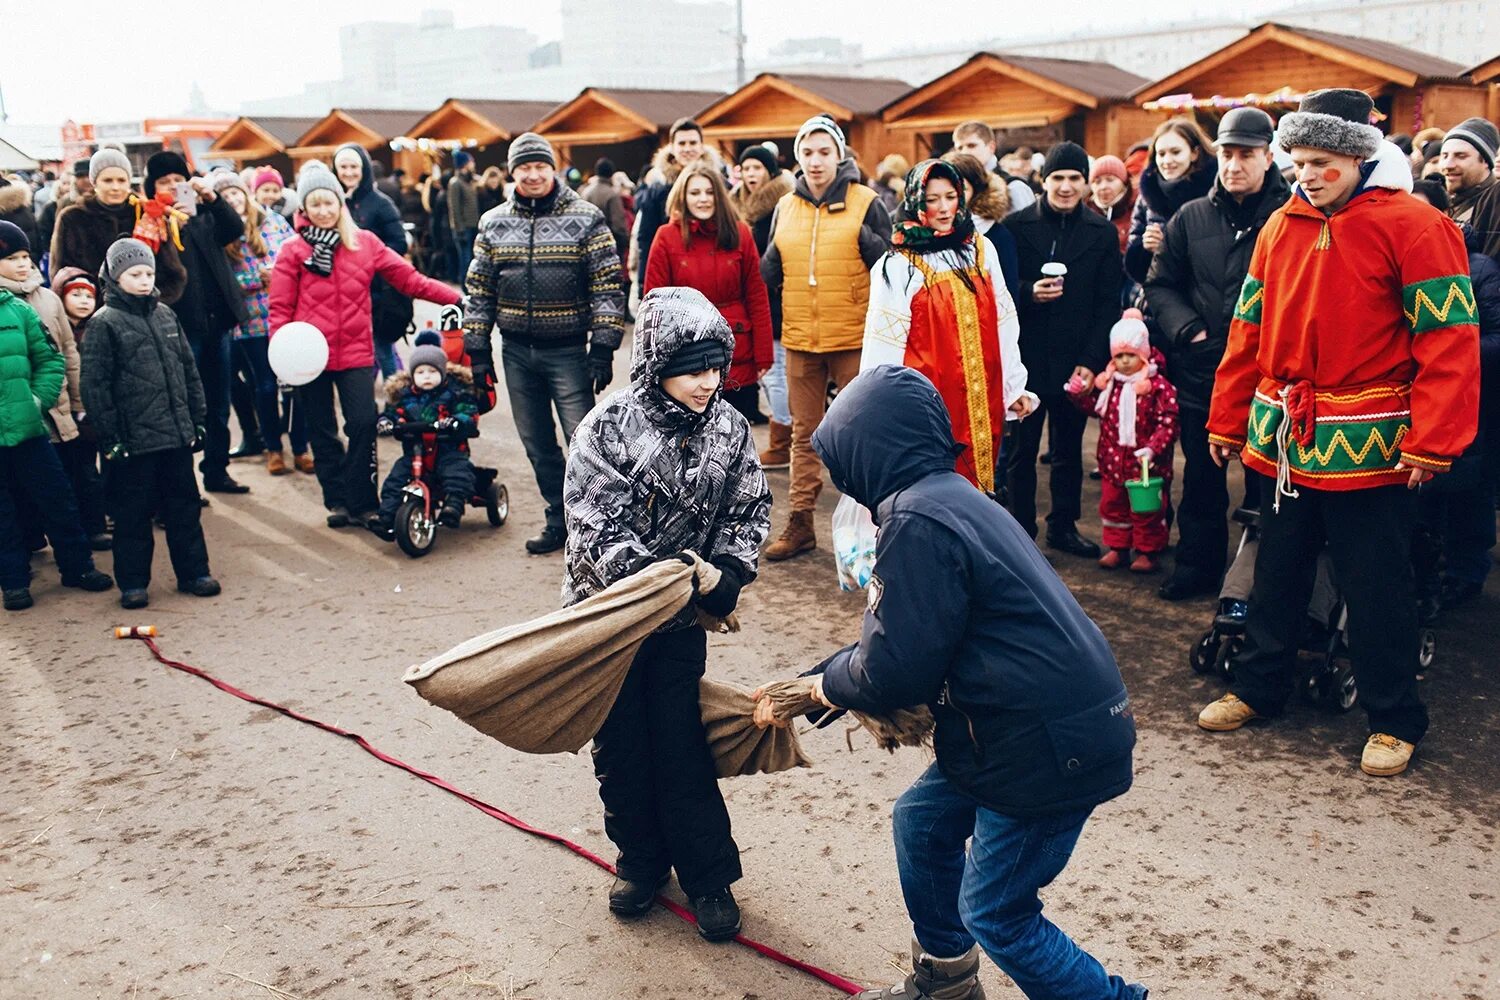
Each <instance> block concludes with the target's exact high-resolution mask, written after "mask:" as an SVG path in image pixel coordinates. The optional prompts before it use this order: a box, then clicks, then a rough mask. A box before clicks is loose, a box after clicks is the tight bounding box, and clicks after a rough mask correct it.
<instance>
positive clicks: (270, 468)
mask: <svg viewBox="0 0 1500 1000" xmlns="http://www.w3.org/2000/svg"><path fill="white" fill-rule="evenodd" d="M266 471H267V472H269V473H270V474H271V475H273V476H284V475H286V474H287V473H288V472H291V471H292V470H291V469H289V468H287V464H286V456H285V455H283V454H282V453H281V452H279V451H268V452H266Z"/></svg>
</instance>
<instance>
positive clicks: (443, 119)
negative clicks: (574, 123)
mask: <svg viewBox="0 0 1500 1000" xmlns="http://www.w3.org/2000/svg"><path fill="white" fill-rule="evenodd" d="M556 107H557V102H556V101H492V100H484V99H479V98H472V99H471V98H461V97H450V98H448V99H447V100H446V101H444V102H443V103H442V104H441V105H439V106H438V107H437V108H436V109H434V110H433V111H431V112H429V113H428V114H426V115H424V116H423V117H422V119H421V120H420V121H418V122H416V123H415V124H413V125H412V127H411V128H410V129H408V130H407V133H406V134H405V135H404V136H400V137H398V138H397V139H395V140H394V141H395V143H396V145H397V146H398V147H409V148H412V149H416V150H418V151H420V152H422V153H425V154H426V155H427V156H428V157H429V158H437V157H438V156H440V155H441V154H442V153H443V152H450V153H451V152H452V151H453V150H456V149H467V150H468V151H469V152H470V153H472V154H473V155H474V161H475V164H476V165H477V167H478V169H479V170H480V171H483V170H484V168H485V167H488V166H491V165H495V166H500V167H503V166H505V154H506V151H507V150H508V149H509V148H510V141H511V140H512V139H514V138H515V137H516V136H518V135H520V134H521V133H522V132H525V131H526V130H527V129H529V128H531V126H532V125H533V124H535V123H536V122H538V121H539V120H541V119H542V118H544V117H546V116H547V114H548V113H550V112H551V111H552V110H553V109H555V108H556Z"/></svg>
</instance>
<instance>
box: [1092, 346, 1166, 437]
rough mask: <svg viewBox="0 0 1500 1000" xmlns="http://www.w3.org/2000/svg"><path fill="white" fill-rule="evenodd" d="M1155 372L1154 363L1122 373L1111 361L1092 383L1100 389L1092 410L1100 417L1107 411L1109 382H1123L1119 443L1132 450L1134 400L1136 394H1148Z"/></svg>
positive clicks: (1109, 393) (1109, 394)
mask: <svg viewBox="0 0 1500 1000" xmlns="http://www.w3.org/2000/svg"><path fill="white" fill-rule="evenodd" d="M1155 374H1156V365H1155V364H1149V365H1145V366H1143V367H1142V368H1141V369H1140V370H1139V371H1137V372H1136V373H1135V374H1134V375H1122V374H1120V373H1119V372H1118V371H1116V370H1115V363H1114V362H1113V361H1111V362H1110V363H1109V367H1108V368H1106V369H1104V371H1103V373H1102V374H1100V376H1099V377H1098V379H1096V380H1095V382H1094V384H1095V385H1096V386H1098V388H1099V389H1100V390H1102V391H1101V392H1100V393H1099V401H1098V402H1097V403H1095V404H1094V412H1095V413H1097V414H1098V415H1099V416H1100V417H1101V418H1102V417H1103V416H1104V415H1105V414H1106V413H1108V412H1109V397H1110V396H1111V395H1112V393H1111V392H1110V382H1120V383H1123V384H1122V385H1121V386H1120V402H1119V404H1118V405H1119V408H1120V412H1119V416H1120V444H1121V445H1122V446H1123V447H1126V448H1129V449H1131V450H1132V451H1133V450H1134V449H1135V447H1136V444H1135V400H1136V397H1137V396H1145V395H1149V394H1150V392H1151V378H1152V376H1154V375H1155Z"/></svg>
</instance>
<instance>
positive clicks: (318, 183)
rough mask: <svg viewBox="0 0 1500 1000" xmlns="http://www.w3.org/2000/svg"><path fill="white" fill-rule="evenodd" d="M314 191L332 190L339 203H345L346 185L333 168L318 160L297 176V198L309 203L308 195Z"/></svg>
mask: <svg viewBox="0 0 1500 1000" xmlns="http://www.w3.org/2000/svg"><path fill="white" fill-rule="evenodd" d="M314 191H332V192H333V193H334V195H335V196H336V197H337V198H338V200H339V204H340V205H342V204H343V203H344V185H342V184H340V183H339V179H338V178H337V177H335V176H334V175H333V172H332V171H331V170H329V169H328V168H327V167H325V166H323V165H322V164H321V163H317V162H313V163H310V164H308V165H307V166H306V167H304V168H302V173H301V174H299V175H298V176H297V200H298V201H300V202H302V204H304V205H305V204H307V196H308V195H310V194H312V193H313V192H314Z"/></svg>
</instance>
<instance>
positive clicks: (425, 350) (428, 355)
mask: <svg viewBox="0 0 1500 1000" xmlns="http://www.w3.org/2000/svg"><path fill="white" fill-rule="evenodd" d="M423 365H431V366H432V367H434V368H436V369H437V370H438V371H439V372H442V373H444V374H446V373H447V371H448V355H447V354H445V353H444V352H443V349H442V348H441V347H439V346H437V345H436V344H422V345H421V346H419V347H416V348H413V349H412V352H411V357H409V358H407V359H406V370H407V371H409V372H411V373H412V374H413V375H415V374H416V373H417V369H418V368H420V367H422V366H423Z"/></svg>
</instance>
